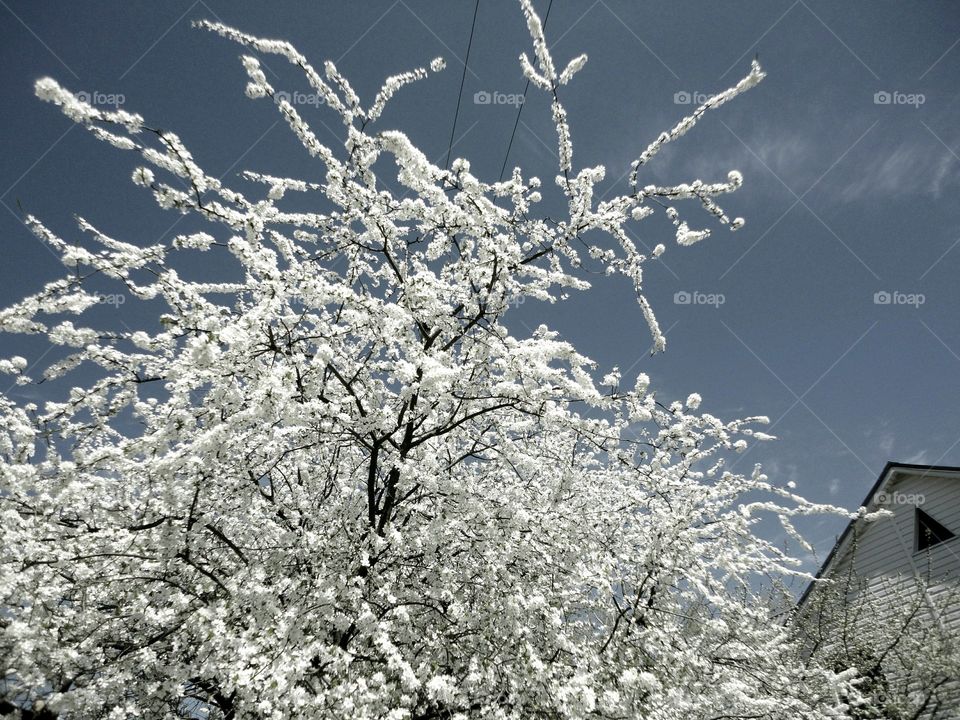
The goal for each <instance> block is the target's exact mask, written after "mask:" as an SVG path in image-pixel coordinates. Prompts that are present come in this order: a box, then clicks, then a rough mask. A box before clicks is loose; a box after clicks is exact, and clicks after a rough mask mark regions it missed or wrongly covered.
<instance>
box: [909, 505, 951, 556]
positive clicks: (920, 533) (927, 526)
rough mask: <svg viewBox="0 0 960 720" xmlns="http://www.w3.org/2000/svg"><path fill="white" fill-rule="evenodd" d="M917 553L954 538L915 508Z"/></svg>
mask: <svg viewBox="0 0 960 720" xmlns="http://www.w3.org/2000/svg"><path fill="white" fill-rule="evenodd" d="M916 516H917V552H919V551H920V550H926V549H927V548H929V547H933V546H934V545H939V544H940V543H942V542H946V541H947V540H949V539H950V538H952V537H954V533H952V532H950V531H949V530H947V529H946V528H945V527H944V526H943V525H941V524H940V523H938V522H937V521H936V520H934V519H933V518H932V517H930V516H929V515H927V513H925V512H924V511H923V510H921V509H920V508H917V512H916Z"/></svg>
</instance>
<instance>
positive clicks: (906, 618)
mask: <svg viewBox="0 0 960 720" xmlns="http://www.w3.org/2000/svg"><path fill="white" fill-rule="evenodd" d="M862 505H863V507H865V508H866V509H867V511H868V512H871V513H872V512H874V511H877V510H887V511H889V513H890V514H889V515H888V516H885V517H881V518H880V519H876V520H873V521H868V520H865V519H864V518H862V517H861V518H858V519H856V520H853V521H851V522H850V524H849V525H848V526H847V528H846V529H845V530H844V532H843V533H842V534H841V535H840V537H839V538H838V540H837V542H836V544H835V545H834V547H833V549H832V550H831V552H830V554H829V555H828V557H827V559H826V561H825V562H824V563H823V566H822V567H821V568H820V571H819V572H818V573H817V577H818V578H825V579H830V580H833V581H834V582H833V583H832V585H831V587H832V590H831V591H830V592H832V593H833V595H832V596H830V597H832V598H833V600H832V601H826V600H824V597H827V596H829V594H828V593H827V594H825V593H824V591H823V590H822V588H823V587H824V584H823V583H816V582H814V583H811V584H810V586H808V587H807V589H806V591H805V592H804V593H803V595H802V596H801V598H800V600H799V602H798V613H797V618H798V624H799V625H801V626H802V627H804V629H805V632H804V634H805V635H806V637H807V639H808V641H809V642H810V643H811V647H812V648H815V649H816V650H817V651H821V650H822V651H823V652H826V653H828V654H830V653H832V654H831V655H830V656H831V657H836V658H838V664H840V663H841V661H842V659H846V660H849V659H850V658H851V657H852V658H854V659H855V660H857V661H858V662H860V663H861V666H862V667H869V666H872V668H871V671H872V672H873V673H874V674H875V675H876V678H877V682H878V683H879V684H880V685H878V687H880V686H882V691H881V692H882V693H887V692H890V693H891V694H893V693H895V692H901V693H903V692H907V690H906V688H908V686H909V688H914V687H915V685H916V684H917V682H918V681H917V678H918V677H923V678H927V680H926V682H927V683H928V684H929V685H930V686H931V687H927V688H925V689H924V688H915V689H917V690H918V692H923V691H925V692H926V693H927V694H928V695H931V696H930V697H929V698H928V699H927V700H926V702H925V703H924V702H923V701H920V700H916V698H918V697H920V695H915V696H914V702H915V703H916V704H918V705H921V706H922V707H920V711H919V713H918V714H916V715H915V717H918V718H928V717H936V718H960V673H958V669H960V668H958V667H957V658H960V648H958V647H957V646H958V645H960V468H958V467H944V466H933V465H909V464H904V463H894V462H890V463H887V465H886V467H885V468H884V469H883V471H882V472H881V473H880V477H879V478H877V482H876V483H875V484H874V486H873V488H872V489H871V490H870V492H869V493H868V494H867V497H866V499H865V500H864V501H863V503H862ZM815 588H816V589H815ZM828 602H833V604H834V608H833V609H832V610H830V611H829V612H828V613H826V615H829V616H830V620H829V622H828V621H826V620H825V617H826V615H825V613H824V607H826V605H825V603H828ZM841 635H842V640H841V639H840V636H841ZM895 642H897V643H899V645H896V646H893V643H895ZM840 645H843V647H842V648H841V647H839V646H840ZM818 646H819V647H818ZM951 647H952V648H953V650H952V651H951V650H950V648H951ZM925 650H926V652H925ZM842 653H845V654H842ZM938 663H941V664H942V667H941V668H938ZM921 666H922V667H921ZM939 670H942V671H943V672H942V673H939V674H938V671H939ZM904 677H909V679H908V680H904V681H902V682H900V685H899V690H898V691H895V690H894V688H895V687H897V683H898V680H900V679H902V678H904ZM931 677H936V680H934V681H930V680H929V678H931ZM921 684H922V683H921ZM933 685H936V687H935V688H933V687H932V686H933ZM931 690H932V691H933V692H932V694H931ZM913 710H916V707H914V708H913ZM913 710H912V711H911V714H912V713H913ZM908 716H909V715H908ZM863 717H882V715H870V714H865V715H863Z"/></svg>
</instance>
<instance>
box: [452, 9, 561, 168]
mask: <svg viewBox="0 0 960 720" xmlns="http://www.w3.org/2000/svg"><path fill="white" fill-rule="evenodd" d="M552 1H553V0H551V2H552ZM479 9H480V0H477V3H476V5H474V6H473V22H472V23H471V24H470V40H469V41H468V42H467V56H466V57H465V58H464V60H463V75H461V76H460V93H459V94H458V95H457V110H456V112H455V113H454V114H453V127H452V128H450V142H449V144H448V145H447V163H446V165H444V167H445V168H449V167H450V153H451V152H453V138H454V135H456V132H457V118H459V117H460V101H461V100H462V99H463V84H464V83H465V82H466V80H467V63H469V62H470V48H471V47H473V33H474V31H475V30H476V28H477V11H478V10H479Z"/></svg>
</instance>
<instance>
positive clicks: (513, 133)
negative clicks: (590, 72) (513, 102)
mask: <svg viewBox="0 0 960 720" xmlns="http://www.w3.org/2000/svg"><path fill="white" fill-rule="evenodd" d="M552 7H553V0H550V4H549V5H547V14H546V15H544V16H543V29H544V31H546V29H547V20H549V19H550V9H551V8H552ZM529 89H530V81H529V80H527V84H526V85H525V86H524V88H523V101H522V102H521V103H520V108H519V109H518V110H517V119H516V120H515V121H514V123H513V132H512V133H510V142H509V143H508V144H507V154H506V155H504V156H503V165H501V166H500V180H503V173H504V172H505V171H506V169H507V160H508V159H509V158H510V148H512V147H513V136H514V135H516V134H517V126H518V125H520V113H522V112H523V106H524V105H525V104H526V102H527V90H529Z"/></svg>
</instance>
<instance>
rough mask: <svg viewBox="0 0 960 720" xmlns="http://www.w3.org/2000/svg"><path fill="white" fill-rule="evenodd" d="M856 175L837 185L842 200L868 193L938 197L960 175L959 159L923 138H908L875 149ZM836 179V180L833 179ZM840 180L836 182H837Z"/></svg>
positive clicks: (874, 194) (866, 195) (862, 196)
mask: <svg viewBox="0 0 960 720" xmlns="http://www.w3.org/2000/svg"><path fill="white" fill-rule="evenodd" d="M856 170H857V177H854V178H850V174H849V173H845V176H846V180H847V182H846V183H845V184H843V185H842V186H840V187H839V188H838V190H839V196H840V198H841V199H842V200H843V201H845V202H850V201H853V200H859V199H862V198H864V197H868V196H882V197H885V196H891V195H899V196H904V195H932V196H933V197H934V198H939V197H940V196H941V195H942V194H943V193H944V191H945V190H946V189H947V188H948V187H950V186H952V185H954V184H956V183H957V181H958V179H960V161H958V160H957V159H956V157H954V156H953V155H951V154H950V153H949V152H948V151H947V150H946V149H945V148H943V147H940V146H935V145H933V144H932V143H930V142H927V141H926V140H925V139H922V138H918V139H909V140H904V141H902V142H901V143H900V144H899V145H897V146H895V147H892V148H890V149H889V150H887V151H884V150H879V151H876V152H875V153H874V155H873V157H872V158H870V159H868V160H867V161H866V162H862V163H860V164H858V166H857V168H856ZM834 182H835V183H836V182H837V181H834ZM837 184H839V183H837Z"/></svg>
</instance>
